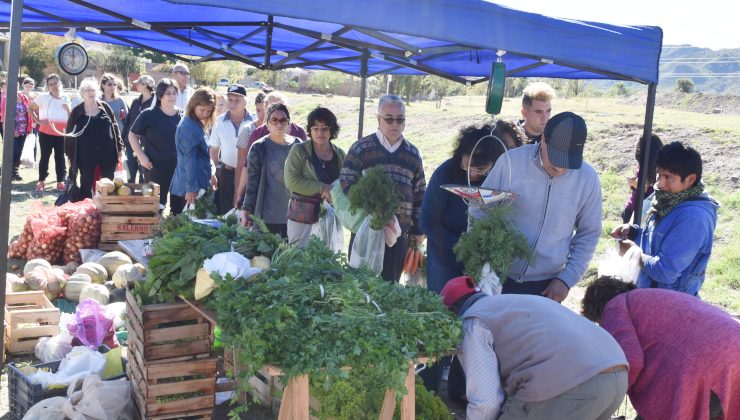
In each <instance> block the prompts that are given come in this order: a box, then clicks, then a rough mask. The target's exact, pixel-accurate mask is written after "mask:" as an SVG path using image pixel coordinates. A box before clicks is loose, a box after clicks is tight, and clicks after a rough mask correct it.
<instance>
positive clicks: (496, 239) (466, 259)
mask: <svg viewBox="0 0 740 420" xmlns="http://www.w3.org/2000/svg"><path fill="white" fill-rule="evenodd" d="M511 211H512V208H511V206H505V205H498V206H493V207H491V208H490V209H488V210H487V214H486V217H484V218H482V219H480V220H477V221H475V222H474V223H473V226H472V227H471V228H470V230H468V231H467V232H465V233H463V234H462V235H461V236H460V239H459V240H458V241H457V244H455V247H454V248H453V250H454V251H455V255H456V256H457V260H458V261H460V262H462V263H463V266H464V267H465V274H467V275H469V276H471V277H473V278H474V279H477V280H480V276H481V270H483V266H484V265H485V264H486V263H489V264H490V266H491V270H494V271H495V272H496V274H498V275H499V276H501V277H502V278H503V279H505V278H506V274H507V273H508V272H509V267H510V266H511V262H512V261H513V260H515V259H517V258H531V255H532V251H531V249H530V248H529V243H528V242H527V238H526V237H524V235H523V234H522V233H521V232H520V231H519V229H517V228H516V226H514V225H513V224H512V223H511V221H510V220H509V219H508V218H507V215H508V214H509V213H511Z"/></svg>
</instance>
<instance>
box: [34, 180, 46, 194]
mask: <svg viewBox="0 0 740 420" xmlns="http://www.w3.org/2000/svg"><path fill="white" fill-rule="evenodd" d="M45 186H46V185H45V184H44V181H39V183H38V184H36V192H44V187H45Z"/></svg>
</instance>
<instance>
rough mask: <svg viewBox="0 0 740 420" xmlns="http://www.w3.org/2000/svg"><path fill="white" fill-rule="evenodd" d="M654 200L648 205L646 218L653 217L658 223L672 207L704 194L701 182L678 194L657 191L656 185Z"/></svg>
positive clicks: (656, 186)
mask: <svg viewBox="0 0 740 420" xmlns="http://www.w3.org/2000/svg"><path fill="white" fill-rule="evenodd" d="M654 189H655V198H654V199H653V202H652V204H651V205H650V210H648V217H649V216H651V215H653V214H654V215H655V221H656V222H658V221H660V219H662V218H663V217H665V216H666V215H667V214H668V213H670V212H671V210H673V208H674V207H676V206H677V205H679V204H681V203H683V202H684V201H686V200H688V199H690V198H692V197H696V196H697V195H699V194H701V193H703V192H704V184H702V183H701V181H699V182H697V183H696V184H694V186H693V187H691V188H688V189H686V190H684V191H681V192H678V193H669V192H666V191H661V190H659V189H658V185H657V184H656V185H655V186H654Z"/></svg>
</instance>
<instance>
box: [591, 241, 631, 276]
mask: <svg viewBox="0 0 740 420" xmlns="http://www.w3.org/2000/svg"><path fill="white" fill-rule="evenodd" d="M639 274H640V251H639V249H637V248H635V247H633V248H630V249H629V250H628V251H627V252H626V253H625V254H624V255H621V256H620V255H619V243H617V245H616V247H610V248H607V250H606V255H604V257H603V258H601V260H600V261H599V268H598V274H597V275H598V277H616V278H620V279H622V281H625V282H627V283H636V282H637V276H639Z"/></svg>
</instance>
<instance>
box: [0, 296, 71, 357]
mask: <svg viewBox="0 0 740 420" xmlns="http://www.w3.org/2000/svg"><path fill="white" fill-rule="evenodd" d="M4 322H5V328H4V329H5V347H6V349H7V351H8V353H9V354H25V353H33V351H34V348H35V347H36V343H37V342H38V340H39V338H41V337H51V336H55V335H58V334H59V309H58V308H55V307H54V305H52V304H51V302H49V299H47V298H46V296H44V292H41V291H36V292H18V293H8V294H7V295H6V296H5V320H4Z"/></svg>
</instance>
